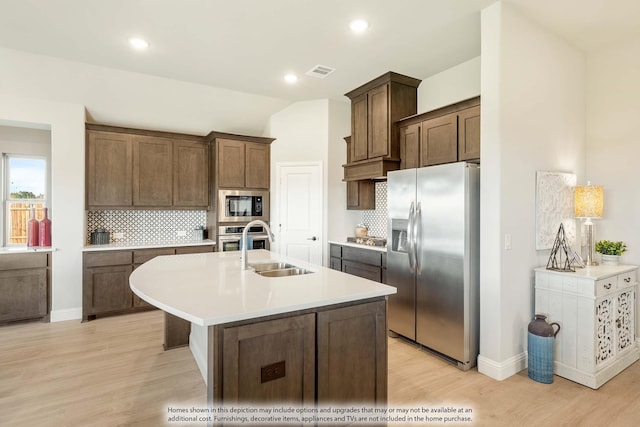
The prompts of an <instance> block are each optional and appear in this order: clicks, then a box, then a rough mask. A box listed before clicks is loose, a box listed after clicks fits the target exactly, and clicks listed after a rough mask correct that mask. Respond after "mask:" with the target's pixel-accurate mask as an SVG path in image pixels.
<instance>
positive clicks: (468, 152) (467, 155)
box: [458, 106, 480, 160]
mask: <svg viewBox="0 0 640 427" xmlns="http://www.w3.org/2000/svg"><path fill="white" fill-rule="evenodd" d="M479 158H480V106H477V107H472V108H467V109H465V110H462V111H460V112H458V160H475V159H479Z"/></svg>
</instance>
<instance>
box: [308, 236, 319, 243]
mask: <svg viewBox="0 0 640 427" xmlns="http://www.w3.org/2000/svg"><path fill="white" fill-rule="evenodd" d="M307 240H313V241H314V242H315V241H316V240H318V238H317V237H316V236H313V237H307Z"/></svg>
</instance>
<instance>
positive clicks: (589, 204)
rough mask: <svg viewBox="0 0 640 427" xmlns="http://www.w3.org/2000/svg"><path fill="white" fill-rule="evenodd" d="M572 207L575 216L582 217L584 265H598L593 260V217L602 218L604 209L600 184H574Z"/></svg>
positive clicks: (602, 191)
mask: <svg viewBox="0 0 640 427" xmlns="http://www.w3.org/2000/svg"><path fill="white" fill-rule="evenodd" d="M574 202H575V203H574V209H575V217H576V218H584V219H585V221H584V233H583V236H584V237H585V239H586V241H587V244H586V246H587V248H586V252H587V253H586V257H585V260H584V261H585V262H584V263H585V265H586V266H589V265H598V263H597V262H595V261H594V260H593V246H594V235H593V222H591V220H592V219H593V218H602V213H603V211H604V190H603V189H602V186H601V185H591V183H590V182H589V181H587V185H584V186H580V185H578V186H576V187H575V191H574Z"/></svg>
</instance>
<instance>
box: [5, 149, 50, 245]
mask: <svg viewBox="0 0 640 427" xmlns="http://www.w3.org/2000/svg"><path fill="white" fill-rule="evenodd" d="M4 172H5V180H4V183H5V185H4V192H3V193H4V195H5V197H4V205H5V210H4V212H5V221H4V222H5V224H6V225H5V228H4V236H5V239H4V244H5V246H11V245H25V244H26V243H27V220H28V219H29V216H30V213H29V210H30V208H31V207H32V206H33V207H35V209H36V219H38V220H40V219H42V217H43V211H42V209H43V208H44V207H46V206H47V199H46V190H45V189H46V188H47V178H46V176H47V161H46V159H45V158H44V157H36V156H20V155H13V154H5V156H4Z"/></svg>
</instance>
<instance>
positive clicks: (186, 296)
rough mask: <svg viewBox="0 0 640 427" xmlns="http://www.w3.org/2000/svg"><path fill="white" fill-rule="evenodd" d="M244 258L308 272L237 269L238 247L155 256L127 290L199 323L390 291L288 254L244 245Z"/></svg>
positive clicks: (135, 274) (136, 272)
mask: <svg viewBox="0 0 640 427" xmlns="http://www.w3.org/2000/svg"><path fill="white" fill-rule="evenodd" d="M248 257H249V263H252V262H266V261H269V260H278V261H287V262H289V263H290V264H294V265H296V266H298V267H303V268H306V269H308V270H312V271H313V273H311V274H304V275H299V276H288V277H263V276H260V275H258V274H256V273H255V272H254V271H253V270H241V269H240V252H237V251H234V252H211V253H202V254H189V255H166V256H159V257H156V258H154V259H152V260H151V261H148V262H146V263H144V264H143V265H141V266H140V267H138V268H136V269H135V270H134V271H133V273H132V274H131V276H130V278H129V283H130V286H131V289H132V290H133V292H134V293H135V294H136V295H138V296H139V297H140V298H142V299H143V300H145V301H147V302H148V303H150V304H153V305H154V306H156V307H158V308H160V309H162V310H164V311H166V312H168V313H171V314H173V315H175V316H178V317H181V318H183V319H185V320H188V321H190V322H192V323H195V324H197V325H202V326H210V325H217V324H222V323H228V322H234V321H238V320H246V319H253V318H257V317H263V316H268V315H273V314H280V313H288V312H291V311H296V310H303V309H308V308H314V307H321V306H326V305H332V304H339V303H345V302H349V301H357V300H362V299H367V298H374V297H381V296H386V295H391V294H395V293H396V289H395V288H394V287H391V286H387V285H383V284H381V283H377V282H373V281H371V280H367V279H363V278H360V277H356V276H352V275H349V274H346V273H342V272H340V271H335V270H331V269H329V268H325V267H321V266H317V265H313V264H309V263H306V262H302V261H299V260H295V259H291V258H288V257H286V256H283V255H280V254H278V253H275V252H270V251H267V250H253V251H249V256H248Z"/></svg>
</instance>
